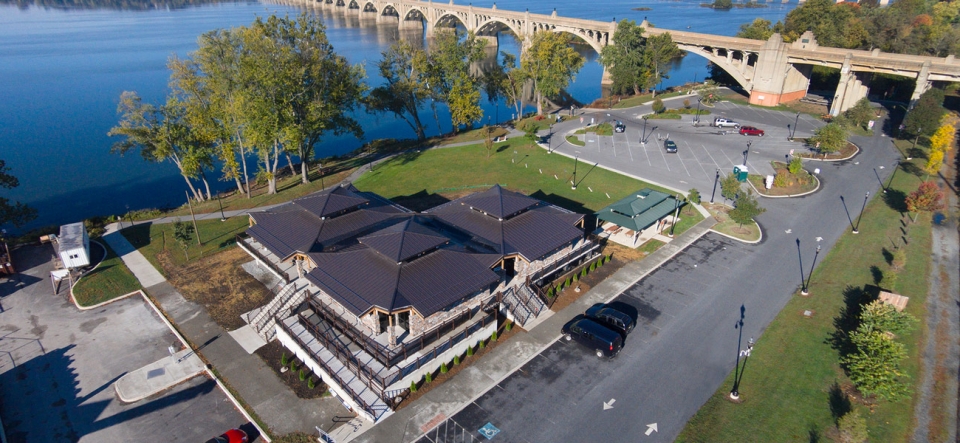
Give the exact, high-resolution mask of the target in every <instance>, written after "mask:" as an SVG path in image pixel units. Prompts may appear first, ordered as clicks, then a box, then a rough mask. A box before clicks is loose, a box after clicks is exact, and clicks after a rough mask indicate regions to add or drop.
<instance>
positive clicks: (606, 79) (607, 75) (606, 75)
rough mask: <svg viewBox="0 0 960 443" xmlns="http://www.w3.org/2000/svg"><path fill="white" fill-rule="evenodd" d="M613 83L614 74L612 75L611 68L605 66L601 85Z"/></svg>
mask: <svg viewBox="0 0 960 443" xmlns="http://www.w3.org/2000/svg"><path fill="white" fill-rule="evenodd" d="M610 85H613V76H611V75H610V70H608V69H607V67H606V66H604V67H603V76H602V77H600V86H601V87H603V86H610Z"/></svg>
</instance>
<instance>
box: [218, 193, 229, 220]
mask: <svg viewBox="0 0 960 443" xmlns="http://www.w3.org/2000/svg"><path fill="white" fill-rule="evenodd" d="M217 206H219V207H220V221H222V222H224V221H227V217H226V216H224V215H223V203H220V193H219V192H218V193H217Z"/></svg>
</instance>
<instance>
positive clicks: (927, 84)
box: [910, 61, 933, 109]
mask: <svg viewBox="0 0 960 443" xmlns="http://www.w3.org/2000/svg"><path fill="white" fill-rule="evenodd" d="M929 78H930V62H929V61H927V62H924V63H923V66H922V67H921V68H920V72H918V73H917V86H916V87H914V88H913V95H911V96H910V109H913V107H914V106H916V105H917V101H918V100H920V96H921V95H923V93H924V92H927V91H929V90H930V88H931V87H933V82H931V81H930V80H929Z"/></svg>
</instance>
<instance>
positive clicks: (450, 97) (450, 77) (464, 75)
mask: <svg viewBox="0 0 960 443" xmlns="http://www.w3.org/2000/svg"><path fill="white" fill-rule="evenodd" d="M483 47H484V42H483V41H482V40H479V39H477V37H476V36H475V35H474V34H473V32H468V33H467V34H466V35H465V36H463V38H461V35H460V34H457V33H456V32H455V31H452V30H446V29H442V30H438V31H437V32H436V33H435V34H434V40H433V42H432V44H431V45H430V51H429V53H428V54H426V56H425V57H418V58H415V59H414V63H415V66H416V67H417V69H419V70H421V71H422V72H424V73H425V74H426V76H425V77H424V81H425V82H426V84H427V86H428V87H429V88H430V90H431V91H432V93H433V94H432V98H433V100H434V102H440V103H446V104H447V107H448V108H450V124H451V125H452V126H453V131H454V132H456V131H457V129H458V128H459V127H460V125H462V124H470V123H472V122H474V121H477V120H478V119H479V118H480V117H481V116H482V115H483V109H482V108H480V84H479V82H478V81H477V79H474V78H473V76H471V75H470V63H473V62H475V61H478V60H480V59H481V58H482V57H483ZM436 115H437V114H436V108H435V107H434V117H436ZM437 126H438V127H439V126H440V122H439V119H438V121H437ZM441 132H442V131H441Z"/></svg>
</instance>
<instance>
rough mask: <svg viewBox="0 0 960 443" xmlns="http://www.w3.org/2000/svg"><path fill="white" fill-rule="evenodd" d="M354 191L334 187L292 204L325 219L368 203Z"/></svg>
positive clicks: (350, 187)
mask: <svg viewBox="0 0 960 443" xmlns="http://www.w3.org/2000/svg"><path fill="white" fill-rule="evenodd" d="M355 191H356V189H354V188H353V186H335V187H333V188H331V189H330V191H329V192H318V193H315V194H310V195H307V196H304V197H300V198H297V199H294V200H293V204H294V205H297V206H299V207H301V208H303V209H304V210H306V211H307V212H310V213H311V214H313V215H315V216H317V217H320V218H327V217H330V216H332V215H336V214H339V213H340V212H342V211H344V210H347V209H351V208H355V207H357V206H361V205H364V204H367V203H369V202H370V200H369V199H367V198H364V197H363V196H361V195H360V194H358V193H357V192H355Z"/></svg>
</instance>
